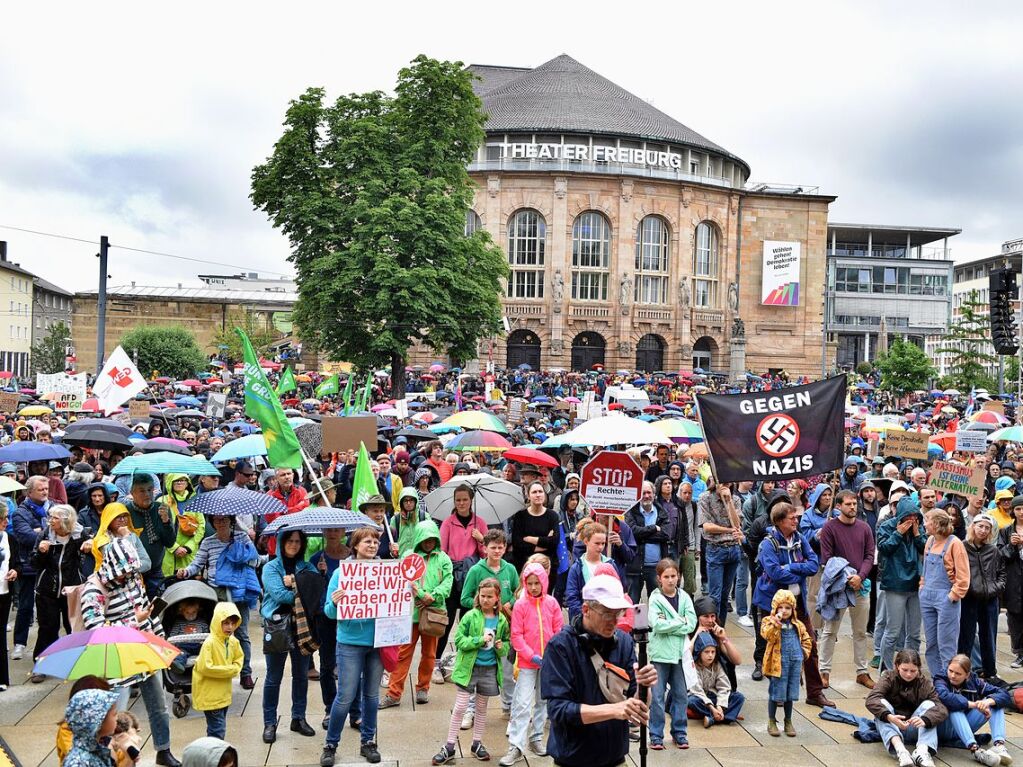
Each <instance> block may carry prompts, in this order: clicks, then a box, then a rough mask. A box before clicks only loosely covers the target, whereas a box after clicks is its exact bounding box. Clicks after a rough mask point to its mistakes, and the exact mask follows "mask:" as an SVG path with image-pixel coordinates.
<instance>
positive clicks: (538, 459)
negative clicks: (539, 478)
mask: <svg viewBox="0 0 1023 767" xmlns="http://www.w3.org/2000/svg"><path fill="white" fill-rule="evenodd" d="M504 457H505V458H506V459H507V460H509V461H515V462H516V463H528V464H530V465H531V466H546V467H547V468H548V469H556V468H558V465H559V464H558V461H557V459H555V458H552V457H551V456H549V455H547V453H544V452H543V451H541V450H536V449H534V448H531V447H513V448H512V449H511V450H505V451H504Z"/></svg>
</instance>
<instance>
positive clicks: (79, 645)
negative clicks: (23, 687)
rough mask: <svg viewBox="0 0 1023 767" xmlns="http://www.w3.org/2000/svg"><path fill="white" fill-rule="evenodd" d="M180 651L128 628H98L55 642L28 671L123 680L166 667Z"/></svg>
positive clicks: (149, 634) (58, 676)
mask: <svg viewBox="0 0 1023 767" xmlns="http://www.w3.org/2000/svg"><path fill="white" fill-rule="evenodd" d="M180 652H181V651H180V650H178V648H176V647H175V646H174V645H172V644H171V643H170V642H168V641H167V640H166V639H163V638H161V637H158V636H156V634H151V633H149V632H148V631H139V630H138V629H134V628H131V627H130V626H101V627H99V628H96V629H92V630H90V631H76V632H75V633H73V634H68V635H67V636H63V637H61V638H60V639H58V640H57V641H56V642H54V643H53V644H51V645H50V646H49V647H47V648H46V649H45V650H43V652H42V653H41V654H40V655H39V660H38V661H37V662H36V664H35V666H34V667H33V669H32V671H33V673H36V674H43V675H45V676H52V677H56V678H57V679H78V678H80V677H83V676H87V675H90V674H92V675H95V676H98V677H101V678H103V679H126V678H128V677H131V676H135V675H136V674H152V673H153V672H155V671H159V670H160V669H164V668H168V667H169V666H170V664H171V662H172V661H173V660H174V659H175V658H176V657H177V656H178V655H179V654H180Z"/></svg>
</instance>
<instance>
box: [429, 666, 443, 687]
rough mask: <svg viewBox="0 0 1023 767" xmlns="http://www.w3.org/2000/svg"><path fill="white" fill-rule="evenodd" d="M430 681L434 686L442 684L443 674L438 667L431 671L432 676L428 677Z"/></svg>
mask: <svg viewBox="0 0 1023 767" xmlns="http://www.w3.org/2000/svg"><path fill="white" fill-rule="evenodd" d="M430 681H431V682H433V683H434V684H444V672H443V671H442V670H441V667H440V666H435V667H434V669H433V675H432V676H431V677H430Z"/></svg>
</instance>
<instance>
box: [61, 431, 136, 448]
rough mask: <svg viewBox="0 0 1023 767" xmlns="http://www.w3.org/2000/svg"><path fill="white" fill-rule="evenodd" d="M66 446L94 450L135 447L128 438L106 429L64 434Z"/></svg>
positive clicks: (63, 440)
mask: <svg viewBox="0 0 1023 767" xmlns="http://www.w3.org/2000/svg"><path fill="white" fill-rule="evenodd" d="M61 441H62V442H63V443H64V444H65V445H78V446H79V447H91V448H93V449H94V450H131V449H132V447H133V445H132V443H131V440H129V439H128V438H127V437H124V436H121V435H120V434H116V433H114V432H112V431H107V430H105V429H75V430H74V431H73V432H67V433H65V434H64V438H63V439H62V440H61Z"/></svg>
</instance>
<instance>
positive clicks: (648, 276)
mask: <svg viewBox="0 0 1023 767" xmlns="http://www.w3.org/2000/svg"><path fill="white" fill-rule="evenodd" d="M669 241H670V240H669V233H668V224H667V223H665V221H664V219H662V218H659V217H658V216H647V217H646V218H644V219H643V220H642V221H640V222H639V229H638V230H637V232H636V287H635V296H634V300H635V301H636V303H637V304H664V303H667V301H668V264H669V263H670V262H669V260H668V257H669Z"/></svg>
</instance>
